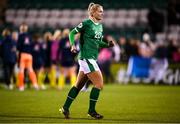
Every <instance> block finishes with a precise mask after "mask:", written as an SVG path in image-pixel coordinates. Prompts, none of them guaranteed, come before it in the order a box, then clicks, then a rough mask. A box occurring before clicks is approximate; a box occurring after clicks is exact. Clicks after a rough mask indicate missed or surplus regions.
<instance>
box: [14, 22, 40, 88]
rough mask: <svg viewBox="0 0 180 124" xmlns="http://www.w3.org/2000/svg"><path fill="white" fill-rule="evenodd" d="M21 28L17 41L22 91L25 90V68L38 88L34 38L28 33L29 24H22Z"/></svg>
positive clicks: (34, 85)
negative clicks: (33, 53) (35, 70)
mask: <svg viewBox="0 0 180 124" xmlns="http://www.w3.org/2000/svg"><path fill="white" fill-rule="evenodd" d="M19 30H20V34H19V37H18V42H17V48H18V50H19V55H20V56H19V57H20V61H19V67H20V69H19V84H18V87H19V90H20V91H24V70H25V69H28V72H29V77H30V80H31V82H32V84H33V87H34V88H35V89H38V88H39V87H38V84H37V78H36V74H35V72H34V70H33V57H32V39H31V37H30V35H29V33H28V26H27V25H26V24H21V25H20V28H19Z"/></svg>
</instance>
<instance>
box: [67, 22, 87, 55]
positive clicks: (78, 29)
mask: <svg viewBox="0 0 180 124" xmlns="http://www.w3.org/2000/svg"><path fill="white" fill-rule="evenodd" d="M84 25H85V24H84V22H82V23H80V24H79V25H78V26H76V27H75V28H74V29H73V30H71V32H70V33H69V41H70V44H71V52H73V53H76V52H77V49H76V46H75V35H76V34H77V33H81V32H82V31H83V30H84V29H85V26H84Z"/></svg>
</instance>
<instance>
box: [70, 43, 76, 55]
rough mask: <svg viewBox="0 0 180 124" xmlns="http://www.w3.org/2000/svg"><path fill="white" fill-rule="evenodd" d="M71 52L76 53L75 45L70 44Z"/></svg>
mask: <svg viewBox="0 0 180 124" xmlns="http://www.w3.org/2000/svg"><path fill="white" fill-rule="evenodd" d="M71 52H72V53H77V48H76V46H74V45H73V46H71Z"/></svg>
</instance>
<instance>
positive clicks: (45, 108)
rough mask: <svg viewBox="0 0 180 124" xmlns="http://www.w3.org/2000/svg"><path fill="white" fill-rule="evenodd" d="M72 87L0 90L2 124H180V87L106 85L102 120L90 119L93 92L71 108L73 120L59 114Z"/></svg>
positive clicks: (101, 100) (83, 94) (100, 109)
mask: <svg viewBox="0 0 180 124" xmlns="http://www.w3.org/2000/svg"><path fill="white" fill-rule="evenodd" d="M69 89H70V87H69V86H66V87H65V89H63V90H62V91H58V90H55V89H48V90H45V91H35V90H33V89H26V90H25V91H24V92H19V91H18V90H12V91H9V90H5V89H2V88H1V89H0V123H5V122H7V123H11V122H15V123H20V122H22V123H34V122H36V123H134V122H136V123H149V122H150V123H159V122H162V123H166V122H169V123H170V122H180V86H152V85H105V86H104V89H103V91H102V92H101V94H100V98H99V101H98V103H97V111H98V112H99V113H101V114H103V115H104V119H102V120H94V119H91V118H88V117H87V109H88V102H89V92H81V93H80V94H79V96H78V97H77V98H76V100H75V101H74V103H73V104H72V106H71V111H70V112H71V119H69V120H66V119H64V117H63V115H62V114H60V113H59V112H58V109H59V107H61V106H62V105H63V103H64V101H65V99H66V96H67V93H68V91H69Z"/></svg>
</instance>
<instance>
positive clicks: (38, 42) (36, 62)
mask: <svg viewBox="0 0 180 124" xmlns="http://www.w3.org/2000/svg"><path fill="white" fill-rule="evenodd" d="M32 56H33V68H34V70H35V72H36V75H37V80H38V85H39V87H40V88H41V89H46V87H45V85H44V81H42V80H41V78H42V77H41V76H42V75H41V74H42V73H43V71H44V68H43V65H44V61H43V56H42V38H41V37H40V35H38V34H35V36H34V38H33V45H32Z"/></svg>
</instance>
